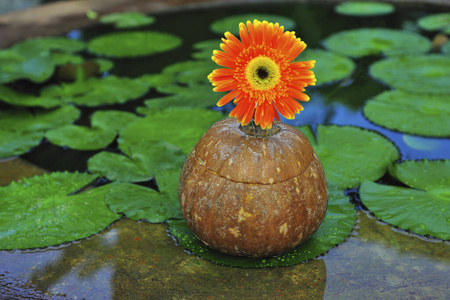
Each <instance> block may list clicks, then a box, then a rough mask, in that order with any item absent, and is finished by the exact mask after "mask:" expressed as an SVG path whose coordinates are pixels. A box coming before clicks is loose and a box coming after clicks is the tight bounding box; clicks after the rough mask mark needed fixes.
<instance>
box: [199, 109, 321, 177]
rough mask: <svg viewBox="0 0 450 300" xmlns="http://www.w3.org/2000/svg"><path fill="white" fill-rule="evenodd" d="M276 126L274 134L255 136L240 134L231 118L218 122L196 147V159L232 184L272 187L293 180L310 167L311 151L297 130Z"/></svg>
mask: <svg viewBox="0 0 450 300" xmlns="http://www.w3.org/2000/svg"><path fill="white" fill-rule="evenodd" d="M278 126H279V127H280V128H281V130H280V131H278V132H277V133H276V134H274V135H272V136H267V137H256V136H251V135H248V134H246V133H244V132H243V131H241V129H240V128H239V123H238V122H236V120H235V119H234V118H227V119H224V120H221V121H218V122H217V123H215V124H214V125H213V126H211V128H210V129H209V130H208V131H207V132H206V133H205V134H204V135H203V137H202V138H201V139H200V140H199V142H198V143H197V145H196V146H195V148H194V150H195V154H196V157H197V159H198V160H199V161H200V163H201V164H203V165H204V166H205V167H206V168H207V169H209V170H210V171H212V172H213V173H216V174H217V175H218V176H221V177H224V178H227V179H229V180H232V181H235V182H242V183H249V184H273V183H277V182H280V181H285V180H288V179H290V178H293V177H296V176H298V175H300V174H302V173H303V172H304V171H305V170H306V169H307V168H308V167H309V165H310V163H311V160H312V157H313V153H314V151H313V149H312V147H311V144H310V143H309V142H308V139H307V138H306V137H305V136H304V135H303V134H302V133H301V132H300V131H299V130H297V129H295V128H294V127H292V126H290V125H286V124H282V123H281V124H278ZM263 162H264V163H263ZM237 170H239V171H237Z"/></svg>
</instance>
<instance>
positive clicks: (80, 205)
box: [0, 172, 120, 249]
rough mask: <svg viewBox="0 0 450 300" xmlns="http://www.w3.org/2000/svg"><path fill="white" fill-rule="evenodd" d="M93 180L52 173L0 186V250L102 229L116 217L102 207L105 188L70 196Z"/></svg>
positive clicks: (49, 242) (77, 236)
mask: <svg viewBox="0 0 450 300" xmlns="http://www.w3.org/2000/svg"><path fill="white" fill-rule="evenodd" d="M94 179H95V177H94V176H92V175H89V174H79V173H68V172H65V173H52V174H43V175H41V176H34V177H32V178H24V179H23V180H22V181H21V182H20V183H17V182H12V183H10V184H9V185H8V186H6V187H0V204H1V207H2V209H1V210H0V249H26V248H36V247H46V246H51V245H56V244H60V243H64V242H68V241H73V240H77V239H81V238H86V237H88V236H90V235H92V234H95V233H97V232H99V231H101V230H103V229H105V227H106V226H108V225H109V224H111V223H112V222H113V221H115V220H117V219H118V218H119V217H120V215H118V214H115V213H113V212H112V211H111V210H110V209H108V207H107V206H106V205H105V202H104V197H105V194H106V193H107V192H108V190H109V186H103V187H100V188H95V189H90V190H87V191H84V192H81V193H77V194H74V195H72V194H71V193H73V192H76V191H77V190H79V189H80V188H82V187H83V186H85V185H87V184H88V183H90V182H92V181H93V180H94Z"/></svg>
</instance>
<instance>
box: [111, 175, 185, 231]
mask: <svg viewBox="0 0 450 300" xmlns="http://www.w3.org/2000/svg"><path fill="white" fill-rule="evenodd" d="M180 173H181V168H179V169H167V170H159V171H157V172H156V176H155V179H156V183H157V185H158V189H159V192H158V191H155V190H153V189H150V188H147V187H144V186H140V185H136V184H131V183H115V184H112V187H111V189H110V191H109V193H108V194H106V197H105V203H106V205H108V207H109V208H110V209H111V210H112V211H114V212H116V213H122V214H125V215H126V216H127V217H128V218H130V219H132V220H148V221H149V222H151V223H160V222H164V221H165V220H167V219H173V218H175V219H182V218H183V213H182V212H181V208H180V205H179V202H178V181H179V178H180Z"/></svg>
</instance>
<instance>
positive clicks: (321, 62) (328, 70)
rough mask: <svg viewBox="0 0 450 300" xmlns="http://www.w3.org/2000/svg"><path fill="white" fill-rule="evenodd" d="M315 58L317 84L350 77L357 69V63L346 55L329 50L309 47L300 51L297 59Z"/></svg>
mask: <svg viewBox="0 0 450 300" xmlns="http://www.w3.org/2000/svg"><path fill="white" fill-rule="evenodd" d="M306 60H315V61H316V64H315V65H314V69H313V71H314V74H315V75H316V78H317V82H316V85H320V84H325V83H330V82H333V81H336V80H341V79H344V78H346V77H348V76H349V75H350V74H351V73H352V72H353V70H354V69H355V63H354V62H353V61H352V60H351V59H349V58H347V57H344V56H340V55H337V54H334V53H332V52H329V51H324V50H316V49H307V50H305V51H304V52H302V53H300V55H299V56H298V57H297V59H296V61H306Z"/></svg>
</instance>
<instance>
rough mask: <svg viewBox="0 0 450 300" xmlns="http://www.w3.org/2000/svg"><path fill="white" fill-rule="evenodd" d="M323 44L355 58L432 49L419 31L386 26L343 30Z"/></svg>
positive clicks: (420, 52) (417, 52) (412, 52)
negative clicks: (386, 27)
mask: <svg viewBox="0 0 450 300" xmlns="http://www.w3.org/2000/svg"><path fill="white" fill-rule="evenodd" d="M323 45H324V46H325V47H326V48H327V49H329V50H331V51H335V52H338V53H340V54H342V55H345V56H350V57H355V58H358V57H362V56H366V55H380V54H384V55H387V56H393V55H405V54H422V53H425V52H427V51H428V50H430V49H431V42H430V41H429V40H428V39H427V38H425V37H423V36H421V35H419V34H417V33H414V32H410V31H404V30H394V29H385V28H360V29H353V30H348V31H342V32H339V33H336V34H333V35H332V36H330V37H328V38H327V39H325V40H324V41H323Z"/></svg>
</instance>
